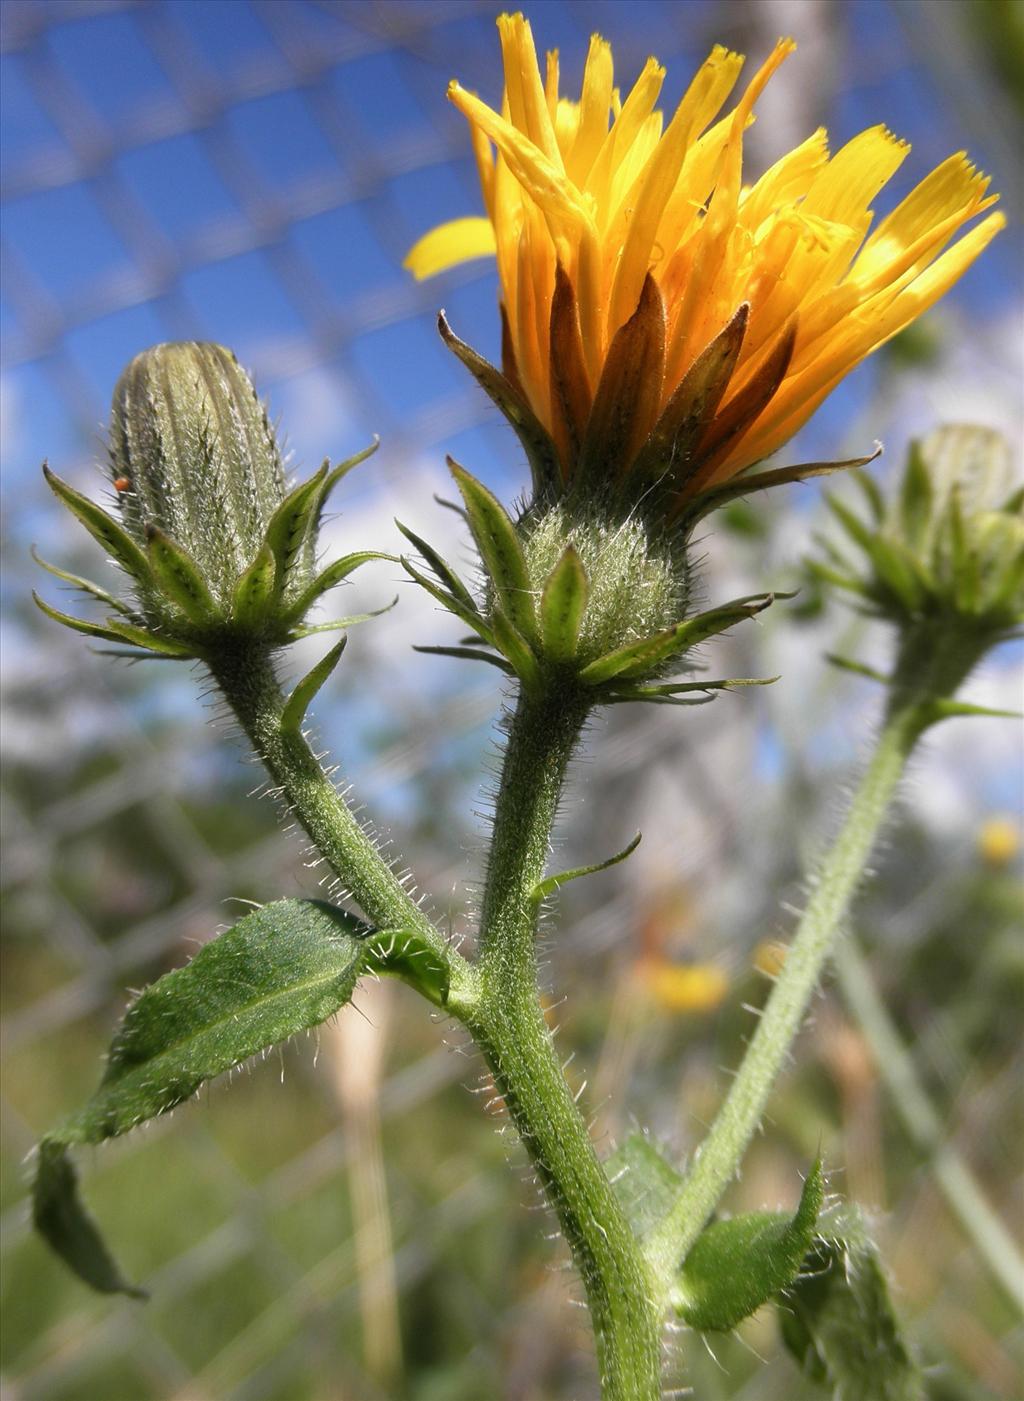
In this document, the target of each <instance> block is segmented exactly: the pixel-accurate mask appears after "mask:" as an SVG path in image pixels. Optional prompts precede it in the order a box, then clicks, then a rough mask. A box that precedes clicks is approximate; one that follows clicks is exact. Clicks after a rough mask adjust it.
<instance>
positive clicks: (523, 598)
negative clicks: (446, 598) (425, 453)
mask: <svg viewBox="0 0 1024 1401" xmlns="http://www.w3.org/2000/svg"><path fill="white" fill-rule="evenodd" d="M448 466H449V468H450V470H451V473H452V476H453V477H454V478H455V483H456V485H457V486H458V488H459V492H460V493H461V496H462V499H463V501H464V502H465V504H466V511H467V513H468V515H469V527H470V529H471V530H472V532H473V539H474V540H475V541H476V544H477V549H478V550H479V551H480V558H481V559H482V560H483V564H484V568H485V569H486V570H487V573H488V575H489V576H490V579H491V581H492V583H493V584H494V590H495V593H496V594H497V597H498V601H499V602H500V604H501V606H502V608H503V609H504V611H505V613H506V614H507V615H508V618H509V621H510V622H511V623H512V624H513V626H514V627H515V628H516V630H517V631H518V632H520V633H522V635H523V636H524V637H525V638H527V639H530V640H532V639H533V637H534V635H535V634H536V630H537V608H536V604H535V602H534V598H533V591H532V589H531V587H530V576H529V574H528V572H527V568H526V559H525V558H524V556H523V547H522V545H521V544H520V543H519V536H518V535H517V534H516V528H515V526H514V525H513V524H512V519H511V517H510V516H509V514H508V512H507V511H506V510H505V507H504V506H503V505H502V504H501V502H500V501H499V500H498V498H497V497H496V496H495V495H494V494H493V493H492V492H490V491H488V490H487V488H486V487H485V486H484V484H483V483H482V482H478V481H477V479H476V478H475V477H473V476H471V475H470V474H469V472H467V471H466V470H465V468H464V467H460V466H459V464H458V463H457V462H455V461H454V460H453V459H452V458H450V457H449V459H448Z"/></svg>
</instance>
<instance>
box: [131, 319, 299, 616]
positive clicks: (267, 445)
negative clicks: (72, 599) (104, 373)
mask: <svg viewBox="0 0 1024 1401" xmlns="http://www.w3.org/2000/svg"><path fill="white" fill-rule="evenodd" d="M110 464H111V470H112V472H113V476H114V485H115V488H116V490H117V502H118V506H119V507H120V511H121V519H122V521H123V522H124V526H125V529H126V530H127V531H128V533H129V535H131V536H132V538H133V539H134V540H136V541H137V543H138V544H140V545H142V546H143V547H145V545H146V544H147V541H148V539H149V538H150V535H151V532H152V531H154V530H155V531H159V532H162V533H163V534H164V535H167V536H169V537H170V538H171V539H172V540H174V541H175V543H176V544H177V545H178V546H179V547H180V548H181V549H182V550H184V551H185V552H186V553H187V554H188V556H189V557H190V558H191V560H192V561H193V563H194V564H195V566H196V568H197V569H198V571H199V573H200V574H201V576H202V578H203V579H204V581H205V583H206V585H207V587H208V588H209V589H210V591H211V592H212V593H213V594H214V596H215V598H217V599H218V601H219V602H220V603H221V604H222V605H224V606H227V605H229V604H230V601H231V597H232V593H233V590H234V588H235V585H236V584H237V582H238V580H239V578H240V577H241V576H242V574H243V573H244V572H245V570H246V569H247V568H248V567H249V565H250V564H252V562H253V560H254V559H255V558H256V555H257V554H258V553H259V550H260V547H261V545H262V544H263V541H264V538H265V536H266V532H267V527H268V525H269V524H270V521H271V518H272V517H273V514H274V512H275V511H276V510H277V508H278V507H279V506H280V504H281V502H282V501H283V500H284V498H285V484H284V470H283V467H282V464H281V454H280V451H279V449H278V445H277V441H276V438H275V436H274V430H273V427H272V426H271V423H270V420H269V418H268V416H267V411H266V408H265V407H264V405H263V404H262V403H261V402H260V400H259V398H258V396H257V394H256V391H255V389H254V388H253V385H252V382H251V380H250V379H249V377H248V375H246V374H245V372H244V370H242V369H241V367H240V366H239V364H238V361H237V360H236V359H235V357H234V355H232V353H231V352H230V351H229V350H225V349H224V347H223V346H219V345H203V344H195V343H189V342H182V343H177V344H171V345H157V346H154V347H153V348H152V349H151V350H146V351H143V353H142V354H141V355H137V356H136V357H135V359H134V360H133V361H132V362H131V364H130V365H129V366H128V368H127V369H126V370H125V371H124V373H123V374H122V376H121V378H120V379H119V380H118V383H117V387H116V389H115V390H114V398H113V404H112V407H111V416H110Z"/></svg>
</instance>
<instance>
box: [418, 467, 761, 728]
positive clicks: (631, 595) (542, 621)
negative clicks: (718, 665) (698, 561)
mask: <svg viewBox="0 0 1024 1401" xmlns="http://www.w3.org/2000/svg"><path fill="white" fill-rule="evenodd" d="M449 466H450V467H451V470H452V474H453V476H454V478H455V482H456V485H457V486H458V489H459V492H460V493H461V496H462V500H463V503H464V506H465V517H466V520H467V522H468V524H469V528H470V530H471V532H472V535H473V540H474V543H475V545H476V547H477V550H478V551H479V556H480V564H481V569H482V573H483V577H484V597H483V599H482V600H479V601H478V600H477V599H475V598H474V597H473V594H472V592H471V591H470V589H469V588H467V586H466V584H465V583H464V582H463V581H462V580H461V579H460V578H459V577H458V575H457V574H456V573H455V571H454V570H453V569H452V567H451V566H450V565H449V564H448V563H447V562H446V561H445V560H444V559H442V558H441V556H440V555H439V554H438V553H437V551H436V550H435V549H433V547H432V546H430V545H428V544H427V542H426V541H425V540H421V539H420V537H419V536H418V535H415V534H413V532H412V531H411V530H409V529H408V528H407V527H406V526H403V525H402V524H401V522H399V529H400V530H402V532H403V533H404V534H405V536H406V538H407V539H408V540H410V541H411V543H412V544H413V545H414V546H415V547H416V549H417V550H418V551H419V553H420V555H421V556H422V558H423V559H424V560H425V561H426V564H427V566H428V568H429V569H430V572H431V574H432V575H433V576H434V577H433V578H430V577H429V576H428V575H426V574H423V573H421V571H420V570H419V569H418V568H417V567H416V566H415V565H413V564H412V563H411V562H410V561H409V560H403V563H404V565H405V568H406V569H407V571H408V572H409V574H410V575H411V576H412V578H413V579H415V580H416V582H417V583H418V584H420V585H421V586H422V587H423V588H424V589H426V590H427V592H428V593H430V594H431V595H432V597H434V598H436V599H437V600H438V602H439V603H441V604H443V605H444V607H445V608H447V609H448V611H449V612H450V613H453V614H454V615H455V616H456V617H457V618H459V619H460V620H461V621H462V622H463V623H465V624H466V625H467V626H468V627H469V628H471V629H472V634H473V635H472V638H471V639H470V640H469V643H468V645H463V646H460V647H425V648H420V649H419V650H421V651H427V652H441V653H444V654H446V655H449V656H457V657H464V658H467V659H469V658H471V659H475V660H479V661H486V662H490V663H491V664H492V665H494V666H497V667H499V668H500V669H501V670H502V671H504V672H506V673H507V674H509V675H514V676H516V677H518V679H519V681H520V682H521V683H522V685H523V686H524V688H525V689H526V690H528V691H530V690H534V691H539V690H545V689H550V688H551V687H555V688H563V689H565V690H567V691H568V690H576V689H578V690H581V691H582V692H586V693H588V694H589V698H590V702H591V703H592V704H594V705H610V704H615V703H617V702H620V701H632V700H640V701H654V702H657V703H660V704H666V703H667V704H676V705H692V704H700V703H702V702H703V701H704V700H708V699H710V698H711V692H713V691H716V690H723V689H727V688H730V687H733V686H737V685H751V684H759V683H754V682H751V681H750V680H739V681H737V680H731V681H686V682H676V683H670V684H665V685H650V684H648V683H650V682H651V681H653V680H656V679H658V678H661V677H664V676H667V675H671V674H672V673H673V672H678V671H679V670H680V668H681V667H684V666H688V665H689V663H688V662H687V661H686V660H685V658H686V654H687V652H689V651H690V649H691V648H693V647H695V646H697V645H698V644H699V643H701V642H704V641H706V640H707V639H708V638H709V637H714V636H715V635H716V634H718V633H721V632H725V631H726V630H727V629H728V628H730V627H732V626H733V624H734V623H738V622H741V621H743V619H745V618H750V617H753V616H754V615H755V614H757V613H759V612H761V610H762V609H764V608H767V607H768V605H769V604H770V603H771V602H772V600H773V595H772V594H754V595H751V596H750V597H747V598H738V599H733V600H732V601H731V602H730V603H726V604H723V605H722V606H721V607H719V608H713V609H711V610H709V611H708V612H706V613H698V614H694V615H691V616H687V614H686V605H687V601H688V591H689V576H688V566H687V562H686V553H685V550H684V548H683V546H682V543H681V542H680V541H678V540H677V541H673V540H672V539H671V538H670V537H668V536H667V535H665V533H664V532H655V533H654V534H653V535H652V533H651V531H650V529H649V527H648V525H647V524H646V523H645V522H644V521H643V520H639V519H632V520H630V519H626V520H619V521H610V520H609V519H608V518H607V517H606V516H605V515H604V514H603V513H602V512H601V511H600V510H596V509H595V510H592V511H590V512H587V511H586V510H585V509H583V506H582V505H581V503H575V504H576V505H577V507H579V509H577V510H575V511H572V510H570V508H569V505H568V504H567V503H565V502H557V503H555V504H554V505H548V506H546V507H535V508H533V509H532V510H529V511H527V513H526V514H525V515H524V516H523V517H522V518H521V519H520V520H518V521H515V520H513V519H512V517H511V516H510V515H509V514H508V512H507V511H506V510H505V508H504V506H502V504H501V502H500V501H498V500H497V498H496V497H495V496H493V495H492V494H491V492H489V491H488V490H487V488H486V487H485V486H484V485H483V484H482V483H481V482H478V481H477V480H476V478H475V477H472V476H470V474H469V473H468V472H467V471H466V470H465V469H464V468H462V467H460V466H459V465H458V463H456V462H453V461H452V460H451V459H449ZM583 504H584V505H585V503H583ZM690 692H699V693H703V694H701V695H698V696H694V697H691V696H690V695H689V694H688V693H690Z"/></svg>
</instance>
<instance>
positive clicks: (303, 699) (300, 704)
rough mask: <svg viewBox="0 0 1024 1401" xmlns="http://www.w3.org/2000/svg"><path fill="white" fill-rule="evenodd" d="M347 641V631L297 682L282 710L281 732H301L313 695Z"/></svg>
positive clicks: (329, 673)
mask: <svg viewBox="0 0 1024 1401" xmlns="http://www.w3.org/2000/svg"><path fill="white" fill-rule="evenodd" d="M347 642H348V634H347V633H346V634H345V635H344V636H343V637H342V639H341V641H340V642H337V643H335V645H334V646H333V647H332V648H331V650H330V651H329V652H328V653H327V655H326V656H324V657H321V659H320V660H319V661H318V662H317V664H316V666H314V667H312V668H311V669H310V670H309V671H308V672H307V673H306V675H305V676H304V677H303V678H302V680H301V681H298V682H296V684H295V687H294V688H293V690H292V693H291V695H290V696H289V697H288V699H287V701H285V706H284V710H283V711H282V712H281V733H282V734H283V735H289V734H291V735H297V734H298V733H299V732H300V730H301V729H302V722H303V720H304V719H305V718H306V711H307V710H308V709H309V707H310V705H311V704H312V701H313V697H314V696H315V695H316V693H317V692H318V691H319V690H320V687H321V686H323V684H324V682H325V681H327V680H328V678H329V677H330V675H331V673H332V672H333V671H334V668H335V667H336V666H337V665H338V662H339V661H340V660H341V654H342V652H344V650H345V646H346V644H347Z"/></svg>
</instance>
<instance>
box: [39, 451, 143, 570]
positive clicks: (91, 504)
mask: <svg viewBox="0 0 1024 1401" xmlns="http://www.w3.org/2000/svg"><path fill="white" fill-rule="evenodd" d="M43 476H44V477H45V478H46V481H47V484H48V485H49V487H50V489H51V490H52V491H53V493H54V494H55V495H56V496H58V497H59V498H60V500H61V501H63V502H64V505H65V506H67V508H68V510H69V511H71V512H72V513H73V514H74V515H76V516H77V517H78V519H79V520H80V521H81V522H82V524H83V525H84V526H85V528H86V530H87V531H88V532H89V534H90V535H91V536H92V537H93V539H94V540H96V541H98V543H99V544H100V545H102V546H103V548H104V549H105V550H106V551H107V553H108V554H110V555H112V556H113V558H114V559H115V560H116V561H117V563H118V564H119V565H120V566H121V568H122V569H124V570H126V571H127V572H128V573H129V574H130V575H131V576H132V577H133V578H134V579H136V580H138V582H139V583H140V584H142V585H143V586H144V587H147V586H149V585H151V584H152V582H153V576H152V571H151V570H150V567H149V560H148V559H147V558H146V555H145V553H144V552H143V550H141V549H140V548H139V546H138V545H137V544H136V543H135V541H134V540H133V539H132V538H131V536H130V535H129V534H128V533H127V532H126V531H125V530H122V528H121V526H119V525H118V523H117V521H115V520H114V519H113V517H112V516H108V515H107V513H106V511H104V510H103V508H102V507H101V506H97V505H96V502H95V501H90V500H89V498H88V497H87V496H83V495H82V493H81V492H80V491H76V490H75V489H74V487H73V486H69V485H68V484H67V482H64V481H61V479H60V477H58V476H57V474H56V472H51V471H50V468H49V467H48V466H47V464H46V463H45V462H44V463H43Z"/></svg>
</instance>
